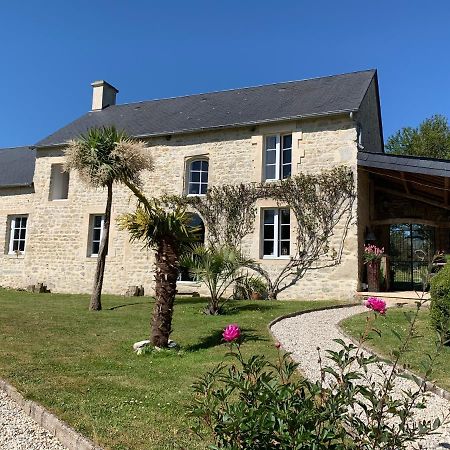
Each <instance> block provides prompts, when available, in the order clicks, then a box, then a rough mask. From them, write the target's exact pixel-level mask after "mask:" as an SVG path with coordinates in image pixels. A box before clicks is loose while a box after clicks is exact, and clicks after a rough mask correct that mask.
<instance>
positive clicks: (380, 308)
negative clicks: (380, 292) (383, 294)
mask: <svg viewBox="0 0 450 450" xmlns="http://www.w3.org/2000/svg"><path fill="white" fill-rule="evenodd" d="M364 305H365V306H366V308H369V309H371V310H373V311H375V312H378V313H380V314H385V313H386V302H385V301H384V300H383V299H382V298H378V297H369V298H368V299H367V300H366V301H365V302H364Z"/></svg>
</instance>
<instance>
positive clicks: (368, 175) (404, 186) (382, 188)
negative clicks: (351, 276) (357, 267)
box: [358, 152, 450, 290]
mask: <svg viewBox="0 0 450 450" xmlns="http://www.w3.org/2000/svg"><path fill="white" fill-rule="evenodd" d="M358 174H359V179H360V180H359V185H358V188H359V189H360V188H361V186H363V185H364V182H365V183H366V185H367V188H366V189H365V191H364V192H365V193H366V197H367V198H366V199H365V201H367V204H368V205H369V211H368V212H366V214H360V212H359V213H358V219H359V221H360V222H361V221H362V222H365V228H364V229H365V230H366V233H365V236H364V240H365V241H367V240H368V237H369V238H370V240H371V241H373V242H375V243H376V244H377V245H380V246H383V247H384V248H385V252H386V254H387V255H388V256H389V257H390V264H388V266H389V267H390V269H389V270H388V273H387V276H386V278H387V280H386V283H385V284H386V286H387V287H388V288H391V289H394V290H395V289H402V290H405V289H415V288H418V287H419V285H420V281H419V280H420V277H421V273H422V272H423V270H425V269H424V268H425V267H426V266H427V265H428V263H429V261H430V259H431V258H432V256H433V254H434V253H435V252H436V251H444V252H446V253H450V161H447V160H436V159H429V158H417V157H410V156H394V155H387V154H383V153H366V152H360V153H359V154H358ZM363 201H364V199H361V196H359V203H362V202H363ZM361 229H362V227H361V226H360V230H361ZM360 277H361V275H360ZM362 281H363V280H362Z"/></svg>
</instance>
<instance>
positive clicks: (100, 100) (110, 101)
mask: <svg viewBox="0 0 450 450" xmlns="http://www.w3.org/2000/svg"><path fill="white" fill-rule="evenodd" d="M91 86H92V111H100V110H102V109H105V108H106V107H108V106H111V105H115V104H116V94H117V93H118V92H119V91H118V90H117V89H116V88H115V87H114V86H112V85H111V84H109V83H108V82H106V81H104V80H99V81H94V82H93V83H91Z"/></svg>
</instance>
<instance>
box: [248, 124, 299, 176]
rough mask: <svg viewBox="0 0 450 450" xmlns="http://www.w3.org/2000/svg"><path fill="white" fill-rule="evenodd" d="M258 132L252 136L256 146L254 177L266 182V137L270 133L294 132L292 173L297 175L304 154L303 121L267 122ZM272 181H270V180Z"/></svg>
mask: <svg viewBox="0 0 450 450" xmlns="http://www.w3.org/2000/svg"><path fill="white" fill-rule="evenodd" d="M257 129H258V134H254V135H253V136H252V138H251V145H252V147H253V148H254V151H253V155H254V174H255V175H254V177H252V178H253V180H249V181H255V182H257V183H259V182H265V181H266V180H265V166H264V153H265V137H266V136H270V135H276V134H279V135H286V134H292V154H291V175H295V174H296V173H298V171H299V167H298V166H299V164H300V161H301V158H303V157H304V156H305V155H304V149H303V148H302V145H301V144H302V141H303V129H302V121H301V120H298V121H289V122H281V123H276V124H266V125H260V126H258V128H257ZM269 182H270V181H269Z"/></svg>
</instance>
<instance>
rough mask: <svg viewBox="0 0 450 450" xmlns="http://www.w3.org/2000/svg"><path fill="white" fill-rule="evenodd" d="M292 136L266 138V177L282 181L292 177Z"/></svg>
mask: <svg viewBox="0 0 450 450" xmlns="http://www.w3.org/2000/svg"><path fill="white" fill-rule="evenodd" d="M291 167H292V134H284V135H280V134H276V135H273V136H266V139H265V147H264V171H265V173H264V177H265V179H266V180H269V181H270V180H282V179H284V178H287V177H290V176H291V172H292V170H291Z"/></svg>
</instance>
